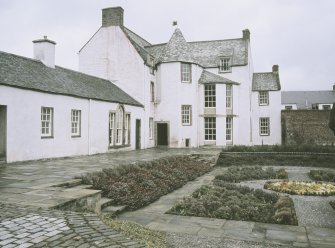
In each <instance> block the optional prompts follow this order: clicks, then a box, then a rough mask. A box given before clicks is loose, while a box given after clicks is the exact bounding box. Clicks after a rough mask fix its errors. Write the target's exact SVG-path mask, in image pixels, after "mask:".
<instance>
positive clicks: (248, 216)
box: [167, 181, 297, 225]
mask: <svg viewBox="0 0 335 248" xmlns="http://www.w3.org/2000/svg"><path fill="white" fill-rule="evenodd" d="M214 184H215V185H214V186H202V187H201V188H200V189H198V190H196V191H194V192H193V194H192V196H191V197H187V198H184V200H183V201H181V202H179V203H177V204H176V205H174V206H173V207H172V208H171V209H170V210H169V211H168V212H167V213H169V214H177V215H184V216H198V217H210V218H220V219H228V220H244V221H255V222H265V223H276V224H286V225H297V218H296V214H295V210H294V205H293V202H292V200H291V199H290V198H289V197H287V196H278V195H277V194H271V193H266V192H264V191H263V190H260V189H257V190H254V189H251V188H248V187H239V186H236V185H232V184H226V183H224V182H222V181H214Z"/></svg>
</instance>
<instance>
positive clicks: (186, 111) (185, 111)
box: [181, 105, 192, 126]
mask: <svg viewBox="0 0 335 248" xmlns="http://www.w3.org/2000/svg"><path fill="white" fill-rule="evenodd" d="M181 124H182V125H183V126H191V125H192V106H191V105H181Z"/></svg>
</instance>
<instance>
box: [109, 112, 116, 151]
mask: <svg viewBox="0 0 335 248" xmlns="http://www.w3.org/2000/svg"><path fill="white" fill-rule="evenodd" d="M114 142H115V112H109V146H114Z"/></svg>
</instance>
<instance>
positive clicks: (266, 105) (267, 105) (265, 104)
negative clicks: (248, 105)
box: [259, 103, 269, 106]
mask: <svg viewBox="0 0 335 248" xmlns="http://www.w3.org/2000/svg"><path fill="white" fill-rule="evenodd" d="M259 106H269V104H268V103H267V104H266V103H265V104H259Z"/></svg>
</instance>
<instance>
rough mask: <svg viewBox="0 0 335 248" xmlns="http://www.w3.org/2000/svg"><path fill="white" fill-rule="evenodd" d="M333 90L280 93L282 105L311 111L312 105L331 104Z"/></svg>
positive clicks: (333, 96) (333, 98)
mask: <svg viewBox="0 0 335 248" xmlns="http://www.w3.org/2000/svg"><path fill="white" fill-rule="evenodd" d="M334 102H335V90H325V91H282V92H281V103H282V104H296V105H297V108H298V109H306V108H307V109H311V108H312V104H332V103H334Z"/></svg>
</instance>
